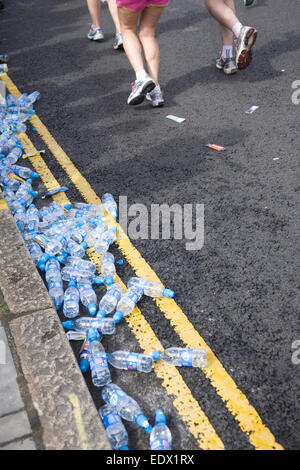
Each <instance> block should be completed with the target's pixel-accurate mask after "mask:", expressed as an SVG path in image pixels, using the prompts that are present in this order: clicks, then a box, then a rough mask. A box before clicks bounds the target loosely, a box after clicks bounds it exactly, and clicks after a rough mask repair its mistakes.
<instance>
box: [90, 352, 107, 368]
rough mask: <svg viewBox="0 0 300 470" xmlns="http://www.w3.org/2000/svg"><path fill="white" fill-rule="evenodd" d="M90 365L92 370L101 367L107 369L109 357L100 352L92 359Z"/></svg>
mask: <svg viewBox="0 0 300 470" xmlns="http://www.w3.org/2000/svg"><path fill="white" fill-rule="evenodd" d="M90 367H91V370H92V371H93V370H99V369H100V370H101V369H106V368H107V367H108V365H107V358H106V354H105V353H104V354H101V355H100V354H99V355H98V356H96V357H94V358H93V359H91V360H90Z"/></svg>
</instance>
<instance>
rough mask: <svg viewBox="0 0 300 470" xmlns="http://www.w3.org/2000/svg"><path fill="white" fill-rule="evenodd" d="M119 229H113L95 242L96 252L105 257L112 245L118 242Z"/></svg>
mask: <svg viewBox="0 0 300 470" xmlns="http://www.w3.org/2000/svg"><path fill="white" fill-rule="evenodd" d="M116 236H117V227H111V228H109V229H108V230H106V231H105V232H103V233H102V235H101V237H100V238H99V239H98V240H96V241H95V244H94V250H95V251H96V253H99V254H100V255H104V254H105V253H106V252H107V251H108V249H109V247H110V245H112V243H113V242H114V241H115V240H116Z"/></svg>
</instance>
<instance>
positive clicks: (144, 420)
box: [135, 413, 152, 432]
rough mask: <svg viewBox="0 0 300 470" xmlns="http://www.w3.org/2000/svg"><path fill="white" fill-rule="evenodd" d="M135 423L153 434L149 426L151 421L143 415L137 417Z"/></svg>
mask: <svg viewBox="0 0 300 470" xmlns="http://www.w3.org/2000/svg"><path fill="white" fill-rule="evenodd" d="M135 422H136V424H137V425H138V426H140V428H143V429H145V431H146V432H151V430H152V426H151V425H150V424H149V421H148V419H147V418H146V416H145V415H143V414H142V413H141V414H139V415H138V416H137V417H136V420H135Z"/></svg>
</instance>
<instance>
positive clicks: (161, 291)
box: [127, 277, 175, 297]
mask: <svg viewBox="0 0 300 470" xmlns="http://www.w3.org/2000/svg"><path fill="white" fill-rule="evenodd" d="M127 287H139V288H140V289H143V292H144V295H147V296H148V297H174V295H175V292H174V291H172V290H171V289H165V288H164V287H163V286H162V285H160V284H158V283H157V282H153V281H147V280H146V279H141V278H139V277H132V278H131V279H129V281H128V284H127Z"/></svg>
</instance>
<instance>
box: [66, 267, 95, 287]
mask: <svg viewBox="0 0 300 470" xmlns="http://www.w3.org/2000/svg"><path fill="white" fill-rule="evenodd" d="M61 275H62V278H63V280H64V281H75V282H77V284H83V283H84V282H91V283H93V284H97V285H101V284H104V279H103V277H101V276H96V275H95V274H93V273H92V272H91V271H86V270H83V269H81V268H78V269H76V268H73V267H72V266H65V267H64V268H63V269H62V271H61Z"/></svg>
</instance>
